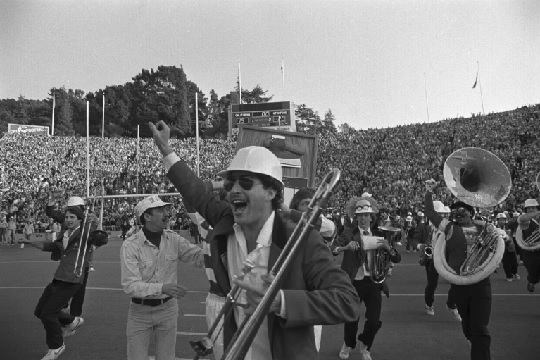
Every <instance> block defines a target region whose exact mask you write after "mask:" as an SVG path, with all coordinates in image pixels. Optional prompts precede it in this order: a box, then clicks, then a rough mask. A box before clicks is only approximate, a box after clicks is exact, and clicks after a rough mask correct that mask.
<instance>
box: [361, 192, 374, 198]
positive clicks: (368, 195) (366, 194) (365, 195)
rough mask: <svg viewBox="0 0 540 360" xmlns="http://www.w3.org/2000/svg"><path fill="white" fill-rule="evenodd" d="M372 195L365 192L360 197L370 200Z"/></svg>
mask: <svg viewBox="0 0 540 360" xmlns="http://www.w3.org/2000/svg"><path fill="white" fill-rule="evenodd" d="M371 196H372V195H371V194H370V193H368V192H367V191H366V192H365V193H363V194H362V197H367V198H370V197H371Z"/></svg>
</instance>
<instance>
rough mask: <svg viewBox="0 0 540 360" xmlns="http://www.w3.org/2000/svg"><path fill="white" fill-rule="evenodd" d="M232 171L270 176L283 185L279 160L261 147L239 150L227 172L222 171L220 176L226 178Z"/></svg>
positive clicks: (248, 147)
mask: <svg viewBox="0 0 540 360" xmlns="http://www.w3.org/2000/svg"><path fill="white" fill-rule="evenodd" d="M230 171H249V172H252V173H254V174H263V175H268V176H270V177H272V178H274V179H276V180H277V181H279V182H280V183H281V184H283V179H282V177H283V171H282V169H281V163H280V162H279V159H278V158H277V156H276V155H274V154H273V153H272V152H271V151H270V150H268V149H267V148H264V147H260V146H247V147H244V148H241V149H240V150H238V152H237V153H236V155H235V156H234V158H233V159H232V161H231V164H230V165H229V167H228V168H227V170H223V171H220V172H219V173H218V176H221V177H223V178H226V177H227V173H228V172H230Z"/></svg>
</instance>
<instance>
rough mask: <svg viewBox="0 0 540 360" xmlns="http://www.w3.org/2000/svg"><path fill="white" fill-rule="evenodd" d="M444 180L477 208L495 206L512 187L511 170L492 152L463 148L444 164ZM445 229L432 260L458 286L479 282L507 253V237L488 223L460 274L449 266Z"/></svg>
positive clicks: (445, 276)
mask: <svg viewBox="0 0 540 360" xmlns="http://www.w3.org/2000/svg"><path fill="white" fill-rule="evenodd" d="M443 173H444V180H445V182H446V186H447V187H448V189H449V190H450V191H451V192H452V193H453V194H454V195H455V196H456V197H457V198H458V199H459V200H461V201H463V202H464V203H466V204H469V205H471V206H475V207H481V208H486V207H492V206H495V205H497V204H499V203H500V202H502V201H504V200H505V199H506V197H507V196H508V194H509V193H510V189H511V187H512V181H511V178H510V172H509V171H508V168H507V167H506V166H505V165H504V163H503V162H502V161H501V160H500V159H499V158H498V157H497V156H495V155H494V154H492V153H490V152H489V151H486V150H483V149H479V148H463V149H459V150H456V151H455V152H453V153H452V154H451V155H450V156H449V157H448V159H447V160H446V162H445V164H444V171H443ZM445 236H446V235H445V234H444V232H442V231H441V232H440V233H439V238H438V240H437V241H436V242H435V248H434V252H433V260H434V264H435V268H436V269H437V272H438V273H439V274H440V275H441V276H442V277H443V278H445V279H446V280H447V281H449V282H451V283H453V284H457V285H468V284H474V283H477V282H479V281H481V280H483V279H485V278H486V277H488V276H489V275H491V273H493V271H495V269H496V267H497V265H498V263H499V262H500V261H501V259H502V256H503V254H504V240H503V239H502V237H501V236H500V235H499V234H498V233H497V232H496V230H495V227H494V226H493V225H492V224H485V226H484V228H483V230H482V231H481V233H480V234H479V236H478V238H477V240H476V242H475V243H474V245H473V247H472V249H471V251H470V252H469V255H468V256H467V258H466V260H465V261H464V263H463V264H462V266H461V268H460V272H459V274H456V272H455V271H454V270H453V269H452V268H450V266H448V264H447V263H446V258H445V246H446V241H444V240H445V239H444V237H445Z"/></svg>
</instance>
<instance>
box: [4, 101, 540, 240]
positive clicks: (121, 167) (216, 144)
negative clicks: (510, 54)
mask: <svg viewBox="0 0 540 360" xmlns="http://www.w3.org/2000/svg"><path fill="white" fill-rule="evenodd" d="M539 122H540V105H535V106H529V107H523V108H519V109H516V110H513V111H509V112H504V113H496V114H489V115H485V116H474V117H472V118H466V119H465V118H459V119H451V120H444V121H439V122H435V123H429V124H413V125H405V126H398V127H394V128H385V129H370V130H360V131H356V130H353V129H351V130H350V131H349V132H348V133H346V134H344V133H333V132H324V133H321V134H319V149H318V164H317V177H322V176H323V175H325V174H326V173H327V172H328V171H329V170H330V168H332V167H338V168H339V169H341V170H342V177H341V181H340V184H339V185H338V187H337V189H336V191H335V195H334V197H333V199H332V203H331V207H332V208H333V209H334V210H336V211H340V212H343V209H344V207H345V204H346V202H347V200H348V199H350V198H351V197H352V196H360V194H362V193H363V192H366V191H367V192H369V193H371V194H373V196H374V197H375V198H376V199H377V200H378V201H379V203H380V204H382V206H383V207H385V208H387V209H389V211H390V213H391V214H401V215H406V214H407V212H415V211H417V210H419V209H420V208H421V207H422V205H421V204H422V196H423V193H424V181H425V180H427V179H429V178H432V177H433V178H435V179H437V180H442V167H443V164H444V161H445V160H446V158H447V157H448V155H449V154H451V153H452V152H453V151H454V150H457V149H460V148H463V147H479V148H482V149H485V150H489V151H491V152H493V153H494V154H495V155H497V156H498V157H499V158H500V159H501V160H503V162H504V163H505V164H506V166H507V167H508V169H509V170H510V172H511V176H512V180H513V188H512V192H511V194H510V196H509V197H508V199H507V200H506V201H505V202H504V203H502V204H500V207H501V208H504V209H508V210H514V209H516V208H519V207H520V205H521V204H522V203H523V201H524V200H525V199H526V198H530V197H538V189H536V187H535V186H534V185H533V183H534V181H535V178H536V176H537V174H538V173H539V172H540V156H539V155H540V123H539ZM172 145H173V147H174V149H175V151H176V153H177V154H178V155H179V156H180V158H182V159H184V160H186V161H187V162H188V163H189V164H190V166H191V167H192V168H193V169H195V168H196V145H195V139H194V138H189V139H185V140H172ZM0 151H1V153H2V157H0V171H1V174H0V175H1V178H0V181H1V185H0V191H1V193H0V196H1V202H0V211H3V212H4V213H6V214H12V213H16V214H17V219H18V221H19V222H20V224H19V226H22V225H23V224H24V221H25V220H26V219H28V218H32V219H33V221H34V223H36V227H37V228H38V229H39V228H40V227H42V228H45V227H46V226H47V224H48V223H49V219H47V218H46V216H45V212H44V210H45V204H46V203H47V200H48V198H49V195H50V193H51V191H62V193H63V195H64V197H65V199H67V198H68V197H69V196H72V195H79V196H81V195H82V196H85V195H86V189H87V184H86V169H87V158H86V138H80V137H60V136H54V137H43V136H36V135H31V134H24V133H10V134H5V135H4V136H3V137H2V138H1V139H0ZM235 152H236V143H235V142H233V141H227V140H218V139H201V140H200V166H199V168H200V175H201V177H202V178H205V179H212V180H214V179H215V178H216V174H217V172H218V171H220V170H221V169H223V168H225V167H226V166H227V165H228V164H229V162H230V160H231V159H232V156H233V155H234V153H235ZM90 154H91V156H90V169H91V171H90V178H91V179H92V180H91V182H90V186H89V187H90V194H91V195H92V196H96V195H101V194H102V191H103V190H104V192H105V194H106V195H113V194H134V193H168V192H176V190H175V189H174V187H172V185H171V183H170V182H169V181H168V179H167V178H166V176H165V173H164V168H163V164H162V161H161V157H160V155H159V153H158V151H157V149H156V147H155V146H154V145H153V142H152V139H140V149H139V151H138V152H137V140H136V139H131V138H105V139H102V138H91V139H90ZM102 179H103V182H102ZM102 189H103V190H102ZM445 196H446V198H445V199H441V200H443V201H444V202H446V203H449V202H450V198H451V195H450V193H449V192H447V193H446V195H445ZM169 200H170V201H173V202H174V203H175V211H174V216H175V219H177V225H178V226H186V221H187V220H186V216H185V211H184V210H183V206H182V203H181V201H180V200H179V199H177V198H171V199H169ZM135 201H136V199H133V198H131V199H130V198H124V199H114V200H109V201H107V203H106V205H105V209H104V217H103V219H104V225H105V226H117V225H118V224H119V222H120V221H121V219H122V218H123V217H124V218H125V217H126V216H129V214H130V213H131V212H132V208H133V206H132V204H133V203H134V202H135ZM96 206H98V205H96Z"/></svg>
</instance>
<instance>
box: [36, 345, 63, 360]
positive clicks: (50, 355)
mask: <svg viewBox="0 0 540 360" xmlns="http://www.w3.org/2000/svg"><path fill="white" fill-rule="evenodd" d="M65 350H66V345H65V344H63V345H62V346H60V347H59V348H58V349H49V351H48V352H47V354H45V356H44V357H43V358H42V359H41V360H55V359H58V357H59V356H60V355H62V354H63V353H64V351H65Z"/></svg>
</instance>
